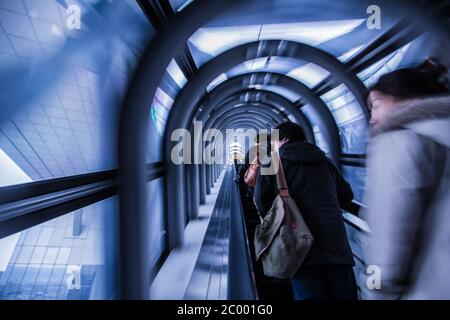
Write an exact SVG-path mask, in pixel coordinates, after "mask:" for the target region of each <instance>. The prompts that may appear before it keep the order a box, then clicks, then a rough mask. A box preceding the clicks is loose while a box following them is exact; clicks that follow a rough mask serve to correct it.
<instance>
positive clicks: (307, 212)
mask: <svg viewBox="0 0 450 320" xmlns="http://www.w3.org/2000/svg"><path fill="white" fill-rule="evenodd" d="M275 129H276V130H278V137H279V139H278V140H275V139H274V138H273V139H272V140H271V143H272V148H273V150H274V151H275V152H277V154H278V155H279V158H280V159H281V164H282V168H283V171H284V175H285V181H286V183H287V186H286V187H287V189H288V190H289V195H290V197H291V198H292V199H293V200H294V202H295V204H296V205H297V207H298V209H299V211H300V213H301V215H302V217H303V220H304V223H305V224H306V226H307V228H308V229H309V231H310V233H311V235H312V236H313V238H314V240H313V243H312V246H311V247H310V249H309V251H308V253H307V255H306V257H305V258H304V260H303V262H302V264H301V266H300V267H299V268H298V271H297V272H296V273H295V274H294V275H293V276H292V277H291V284H292V288H293V291H294V297H295V299H298V300H325V299H331V300H343V299H345V300H353V299H357V286H356V281H355V276H354V273H353V266H354V261H353V255H352V251H351V249H350V246H349V243H348V239H347V235H346V231H345V227H344V220H343V217H342V212H341V208H343V209H346V208H353V205H352V200H353V191H352V189H351V187H350V185H349V183H348V182H347V181H345V179H344V178H343V177H342V175H341V174H340V172H339V171H338V169H337V168H336V167H335V166H334V164H333V163H332V162H331V160H330V159H328V158H327V157H326V155H325V153H324V152H323V151H321V150H320V149H319V148H318V147H317V146H315V145H313V144H310V143H308V142H306V138H305V134H304V132H303V129H302V128H301V127H300V126H298V125H296V124H294V123H291V122H286V123H282V124H280V125H279V126H277V127H276V128H275ZM270 165H271V164H270V163H268V164H264V165H263V167H269V166H270ZM260 171H262V170H260ZM278 194H279V190H278V186H277V179H276V176H275V175H273V174H272V175H266V174H262V172H260V173H259V174H258V177H257V181H256V187H255V191H254V201H255V204H256V207H257V209H258V212H259V214H260V215H261V217H262V218H263V217H264V216H265V215H266V214H267V213H268V212H269V210H271V208H272V205H273V202H274V200H275V198H276V197H277V195H278Z"/></svg>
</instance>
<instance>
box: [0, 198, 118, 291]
mask: <svg viewBox="0 0 450 320" xmlns="http://www.w3.org/2000/svg"><path fill="white" fill-rule="evenodd" d="M115 205H116V204H115V198H110V199H107V200H104V201H102V202H99V203H96V204H93V205H91V206H88V207H85V208H83V209H82V210H79V211H76V212H72V213H69V214H66V215H63V216H61V217H59V218H56V219H53V220H51V221H48V222H45V223H43V224H41V225H38V226H35V227H33V228H30V229H28V230H25V231H22V232H20V233H18V234H15V235H13V236H10V237H8V238H5V239H0V248H1V252H2V260H1V264H0V299H11V300H17V299H28V300H36V299H39V300H41V299H63V300H65V299H71V300H72V299H75V300H79V299H83V300H87V299H104V298H106V297H107V296H109V294H108V293H107V292H106V288H105V287H103V285H102V283H105V281H104V277H106V276H107V274H106V265H105V250H104V248H105V244H104V232H105V223H104V217H106V216H107V217H109V219H112V217H113V216H112V214H113V212H114V211H115ZM106 214H107V215H106ZM110 245H112V244H110ZM5 253H9V254H5Z"/></svg>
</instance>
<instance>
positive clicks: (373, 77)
mask: <svg viewBox="0 0 450 320" xmlns="http://www.w3.org/2000/svg"><path fill="white" fill-rule="evenodd" d="M411 44H412V42H410V43H408V44H406V45H405V46H403V47H402V48H400V49H399V50H397V51H395V52H393V53H391V54H390V55H388V56H387V57H385V58H383V59H381V60H380V61H378V62H377V63H374V64H373V65H371V66H370V67H369V68H367V69H365V70H363V71H361V72H360V73H358V77H359V78H360V79H361V80H363V82H364V84H365V85H366V86H367V87H370V86H371V85H373V84H374V83H375V82H376V81H377V80H378V78H379V77H380V76H382V75H383V74H385V73H388V72H391V71H394V70H395V69H397V67H398V66H399V65H400V63H401V62H402V59H403V58H404V56H405V55H406V53H407V52H408V49H409V48H410V46H411Z"/></svg>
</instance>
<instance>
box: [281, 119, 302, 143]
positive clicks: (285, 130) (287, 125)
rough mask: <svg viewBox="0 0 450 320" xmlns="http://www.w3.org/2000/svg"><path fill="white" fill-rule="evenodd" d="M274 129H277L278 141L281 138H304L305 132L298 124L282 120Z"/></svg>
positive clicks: (293, 139) (295, 139)
mask: <svg viewBox="0 0 450 320" xmlns="http://www.w3.org/2000/svg"><path fill="white" fill-rule="evenodd" d="M275 129H278V132H279V139H280V141H281V140H283V139H288V140H290V141H299V140H303V141H304V140H306V136H305V132H304V131H303V129H302V127H300V126H299V125H298V124H295V123H292V122H284V123H282V124H280V125H278V126H277V127H276V128H275Z"/></svg>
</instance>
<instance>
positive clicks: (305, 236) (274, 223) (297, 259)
mask: <svg viewBox="0 0 450 320" xmlns="http://www.w3.org/2000/svg"><path fill="white" fill-rule="evenodd" d="M272 161H277V162H278V163H279V166H278V171H277V174H276V178H277V186H278V195H277V196H276V198H275V200H274V201H273V204H272V207H271V208H270V210H269V211H268V212H267V214H266V216H265V217H264V219H262V223H261V224H260V225H258V226H257V227H256V232H255V239H254V244H255V253H256V259H257V260H259V259H261V261H262V265H263V270H264V274H265V275H267V276H270V277H275V278H279V279H287V278H290V277H292V276H293V275H294V274H295V273H296V272H297V270H298V269H299V268H300V266H301V264H302V263H303V261H304V259H305V257H306V255H307V254H308V251H309V249H310V248H311V245H312V243H313V236H312V235H311V232H310V231H309V229H308V226H307V225H306V224H305V221H304V220H303V217H302V215H301V213H300V210H299V208H298V207H297V205H296V203H295V202H294V200H293V199H292V198H291V197H290V195H289V190H288V187H287V184H286V178H285V175H284V171H283V166H282V164H281V161H280V158H279V155H278V153H276V152H272Z"/></svg>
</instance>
